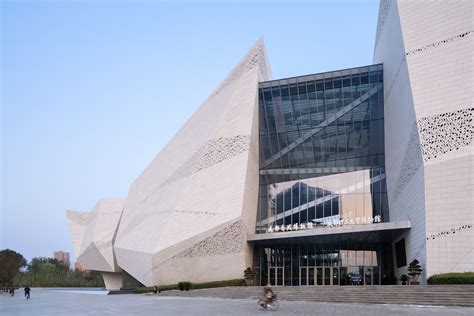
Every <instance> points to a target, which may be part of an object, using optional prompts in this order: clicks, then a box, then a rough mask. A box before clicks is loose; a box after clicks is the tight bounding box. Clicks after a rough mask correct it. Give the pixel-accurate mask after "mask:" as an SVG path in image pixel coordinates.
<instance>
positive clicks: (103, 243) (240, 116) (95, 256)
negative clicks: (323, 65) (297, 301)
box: [68, 0, 474, 289]
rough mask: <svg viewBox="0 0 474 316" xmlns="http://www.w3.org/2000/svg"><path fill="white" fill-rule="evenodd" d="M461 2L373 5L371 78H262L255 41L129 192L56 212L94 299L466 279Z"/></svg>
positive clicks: (473, 230) (261, 50)
mask: <svg viewBox="0 0 474 316" xmlns="http://www.w3.org/2000/svg"><path fill="white" fill-rule="evenodd" d="M473 8H474V2H472V1H467V0H466V1H462V0H461V1H433V2H426V1H425V2H420V1H386V0H382V1H381V4H380V12H379V20H378V25H377V36H376V39H375V51H374V64H373V65H368V66H363V67H357V68H351V69H344V70H337V71H331V72H326V73H320V74H311V75H304V76H299V77H293V78H286V79H279V80H272V76H271V71H270V66H269V63H268V60H267V57H266V52H265V47H264V44H263V41H262V40H260V41H258V42H257V43H256V44H255V45H254V47H252V48H251V50H250V51H249V52H248V54H247V55H246V56H244V58H243V59H242V60H241V61H240V63H239V64H238V65H237V66H236V67H235V68H234V69H233V70H232V71H231V73H230V74H229V75H228V76H227V77H226V78H225V79H224V80H223V81H222V83H221V84H220V85H219V86H218V87H217V88H216V89H215V90H214V91H213V92H212V93H211V94H210V96H209V97H208V98H207V99H206V100H205V102H204V103H203V104H202V105H201V106H200V107H199V109H198V110H197V111H196V112H195V113H194V115H193V116H192V117H191V118H190V119H189V120H188V122H186V124H185V125H184V126H183V127H182V129H181V130H180V131H179V132H178V133H177V134H176V135H175V136H174V137H173V138H172V139H171V141H170V142H169V144H168V145H167V146H166V147H165V148H164V149H163V150H162V151H161V152H160V153H159V154H158V156H157V157H156V158H155V159H154V160H153V161H152V162H151V163H150V165H149V166H148V167H147V168H146V169H145V170H144V171H143V173H142V174H141V175H140V176H139V177H138V178H137V179H136V181H135V182H134V183H133V184H132V185H131V187H130V191H129V194H128V196H127V199H126V200H120V199H103V200H101V201H99V203H98V204H97V205H96V207H95V208H94V209H93V210H92V212H90V213H84V212H74V211H68V219H69V225H70V229H71V235H72V241H73V247H74V252H75V255H76V256H77V257H78V258H79V260H80V261H81V264H82V265H83V266H84V267H85V268H87V269H91V270H97V271H101V272H102V274H103V276H104V280H105V283H106V286H107V288H109V289H116V288H120V286H121V284H122V275H123V272H124V271H125V272H127V273H128V274H129V275H131V276H132V277H134V278H136V279H137V280H138V281H140V282H141V283H143V284H144V285H155V284H172V283H177V282H179V281H183V280H188V281H191V282H204V281H215V280H228V279H238V278H241V277H242V275H243V271H244V269H245V268H246V267H251V268H252V269H253V270H254V271H255V273H256V282H257V284H265V283H266V282H271V283H272V284H276V285H287V286H291V285H311V286H319V285H321V286H325V285H351V284H364V285H371V284H393V283H395V282H396V280H397V279H398V278H399V277H400V275H401V274H405V273H407V265H408V264H409V262H410V261H412V260H413V259H418V260H419V261H420V263H421V265H422V267H423V273H422V275H421V282H426V279H427V277H429V276H430V275H433V274H436V273H444V272H464V271H474V212H473V209H474V157H473V156H474V155H473V153H474V143H473V138H474V125H473V118H474V105H473V99H474V98H473V91H474V85H473V80H472V76H473V69H472V66H473V65H472V64H473V59H472V52H473V51H474V47H473V43H474V41H473V35H474V29H473V24H472V23H473V22H472V21H473V19H472V12H473Z"/></svg>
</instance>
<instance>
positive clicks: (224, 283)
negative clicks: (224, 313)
mask: <svg viewBox="0 0 474 316" xmlns="http://www.w3.org/2000/svg"><path fill="white" fill-rule="evenodd" d="M186 283H188V284H187V285H188V290H189V289H193V290H197V289H207V288H214V287H224V286H242V285H245V280H243V279H235V280H223V281H212V282H204V283H191V282H179V283H178V284H168V285H158V286H157V289H158V292H161V291H171V290H181V291H184V290H186ZM180 284H181V287H180ZM154 290H155V289H154V286H148V287H140V288H137V289H135V290H134V291H133V293H135V294H143V293H151V292H154Z"/></svg>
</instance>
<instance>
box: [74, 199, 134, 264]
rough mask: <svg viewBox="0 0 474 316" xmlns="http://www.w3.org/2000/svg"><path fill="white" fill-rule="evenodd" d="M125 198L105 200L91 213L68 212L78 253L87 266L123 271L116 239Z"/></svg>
mask: <svg viewBox="0 0 474 316" xmlns="http://www.w3.org/2000/svg"><path fill="white" fill-rule="evenodd" d="M124 204H125V200H124V199H115V198H106V199H101V200H100V201H99V202H98V203H97V204H96V206H95V207H94V208H93V209H92V211H91V212H90V213H83V212H74V211H68V213H67V215H68V219H69V228H70V231H71V236H72V240H73V246H74V255H75V256H76V257H77V260H78V261H79V262H80V263H81V266H82V267H83V268H85V269H89V270H95V271H103V272H121V270H120V268H119V267H118V266H117V262H116V260H115V254H114V250H113V242H114V239H115V234H116V232H117V228H118V223H119V221H120V216H121V215H122V210H123V206H124Z"/></svg>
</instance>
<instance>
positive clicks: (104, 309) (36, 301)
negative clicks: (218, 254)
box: [0, 288, 474, 316]
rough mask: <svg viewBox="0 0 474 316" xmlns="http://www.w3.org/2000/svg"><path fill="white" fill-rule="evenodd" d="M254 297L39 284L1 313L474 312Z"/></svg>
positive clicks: (5, 298) (472, 311)
mask: <svg viewBox="0 0 474 316" xmlns="http://www.w3.org/2000/svg"><path fill="white" fill-rule="evenodd" d="M256 305H257V304H256V301H255V300H251V299H220V298H185V297H163V296H161V297H160V296H159V295H133V294H130V295H105V292H102V291H70V290H59V289H36V288H33V290H32V295H31V299H30V300H29V301H27V300H26V299H25V298H24V296H23V291H22V290H20V291H16V293H15V296H14V297H10V296H9V295H8V294H6V293H1V294H0V315H8V316H10V315H12V316H13V315H15V316H16V315H19V316H21V315H25V316H26V315H28V316H30V315H68V316H75V315H240V316H243V315H351V316H357V315H374V316H375V315H430V316H436V315H474V308H464V307H439V306H437V307H435V306H413V305H411V306H410V305H374V304H370V305H369V304H334V303H318V302H314V303H313V302H298V301H284V300H283V301H281V303H280V309H279V310H278V311H266V310H263V311H262V310H259V309H258V308H257V306H256Z"/></svg>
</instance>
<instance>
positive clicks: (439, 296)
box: [159, 285, 474, 306]
mask: <svg viewBox="0 0 474 316" xmlns="http://www.w3.org/2000/svg"><path fill="white" fill-rule="evenodd" d="M273 289H274V292H275V293H277V295H278V297H279V298H280V299H281V300H290V301H293V300H299V301H316V302H334V303H374V304H416V305H443V306H474V285H465V286H464V285H456V286H353V287H351V286H345V287H344V286H331V287H306V286H304V287H303V286H302V287H273ZM159 295H162V296H186V297H218V298H253V299H258V298H259V297H260V296H261V295H262V287H223V288H211V289H199V290H190V291H165V292H162V293H160V294H159Z"/></svg>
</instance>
